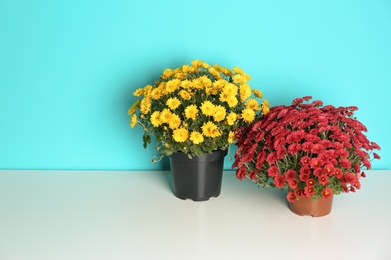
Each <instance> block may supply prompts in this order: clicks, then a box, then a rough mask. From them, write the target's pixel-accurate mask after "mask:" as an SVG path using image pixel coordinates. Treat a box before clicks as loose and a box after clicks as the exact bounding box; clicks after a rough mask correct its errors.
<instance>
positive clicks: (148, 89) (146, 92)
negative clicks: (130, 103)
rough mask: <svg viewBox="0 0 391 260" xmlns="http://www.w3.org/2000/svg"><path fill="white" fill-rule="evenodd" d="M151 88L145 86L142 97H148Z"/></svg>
mask: <svg viewBox="0 0 391 260" xmlns="http://www.w3.org/2000/svg"><path fill="white" fill-rule="evenodd" d="M152 89H153V87H152V86H151V85H146V86H145V87H144V96H146V97H149V96H150V95H151V92H152Z"/></svg>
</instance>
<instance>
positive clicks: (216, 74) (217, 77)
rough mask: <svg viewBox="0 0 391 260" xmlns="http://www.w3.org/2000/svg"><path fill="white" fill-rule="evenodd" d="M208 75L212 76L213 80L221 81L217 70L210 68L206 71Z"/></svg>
mask: <svg viewBox="0 0 391 260" xmlns="http://www.w3.org/2000/svg"><path fill="white" fill-rule="evenodd" d="M208 71H209V73H210V74H212V76H213V77H214V78H215V79H221V78H222V77H221V75H220V72H218V71H217V69H215V68H213V67H210V68H209V69H208Z"/></svg>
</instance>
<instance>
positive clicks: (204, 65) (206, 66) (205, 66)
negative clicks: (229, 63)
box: [202, 62, 210, 69]
mask: <svg viewBox="0 0 391 260" xmlns="http://www.w3.org/2000/svg"><path fill="white" fill-rule="evenodd" d="M202 67H203V68H204V69H207V68H209V67H210V65H209V64H208V63H206V62H202Z"/></svg>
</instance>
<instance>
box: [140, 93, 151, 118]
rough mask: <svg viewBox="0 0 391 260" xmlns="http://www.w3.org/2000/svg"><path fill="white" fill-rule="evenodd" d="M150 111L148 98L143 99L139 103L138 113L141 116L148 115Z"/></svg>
mask: <svg viewBox="0 0 391 260" xmlns="http://www.w3.org/2000/svg"><path fill="white" fill-rule="evenodd" d="M150 110H151V99H150V98H149V97H144V98H143V99H142V100H141V102H140V111H141V113H142V114H144V115H145V114H148V113H149V111H150Z"/></svg>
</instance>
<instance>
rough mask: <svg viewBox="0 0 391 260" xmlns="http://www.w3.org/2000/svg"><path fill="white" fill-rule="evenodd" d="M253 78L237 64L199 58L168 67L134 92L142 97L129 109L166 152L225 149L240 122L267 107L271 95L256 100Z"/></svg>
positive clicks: (133, 121)
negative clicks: (268, 97)
mask: <svg viewBox="0 0 391 260" xmlns="http://www.w3.org/2000/svg"><path fill="white" fill-rule="evenodd" d="M249 80H250V76H249V75H247V74H246V73H244V71H243V70H242V69H240V68H238V67H234V68H233V69H232V70H230V69H228V68H224V67H221V66H219V65H213V66H211V65H209V64H207V63H205V62H203V61H200V60H194V61H192V62H191V65H188V64H185V65H183V66H181V67H178V68H176V69H170V68H168V69H165V70H164V71H163V73H162V75H161V76H160V79H159V80H158V81H156V82H155V84H153V85H147V86H145V87H144V88H139V89H137V90H136V91H134V93H133V94H134V96H136V97H139V98H138V99H137V101H136V102H135V103H134V104H133V106H132V107H131V108H130V109H129V110H128V115H129V116H131V123H130V125H131V127H134V126H135V125H136V124H138V125H140V126H141V127H142V128H143V130H144V132H145V134H146V135H153V136H155V137H156V139H157V141H158V142H159V143H161V144H162V145H161V146H160V147H161V153H162V154H163V155H169V154H171V153H173V152H177V151H182V152H185V153H188V154H190V155H199V154H201V153H203V152H211V151H213V150H219V149H221V150H225V149H227V147H228V145H229V144H230V143H233V142H234V141H235V140H234V136H235V134H234V132H235V129H236V128H237V127H239V126H242V125H245V124H250V123H251V122H253V121H254V120H255V119H256V118H257V116H259V117H260V116H262V115H264V114H266V113H268V111H269V103H268V102H267V100H265V99H264V100H263V102H262V103H259V102H258V101H257V99H260V98H262V96H263V94H262V92H261V91H259V90H251V87H250V86H249V85H248V84H247V82H248V81H249Z"/></svg>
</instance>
